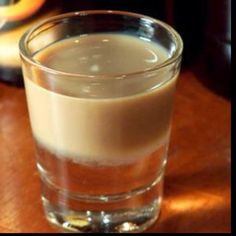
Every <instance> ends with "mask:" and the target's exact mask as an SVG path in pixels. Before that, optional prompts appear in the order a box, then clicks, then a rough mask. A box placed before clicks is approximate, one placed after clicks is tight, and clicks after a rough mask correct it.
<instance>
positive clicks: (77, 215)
mask: <svg viewBox="0 0 236 236" xmlns="http://www.w3.org/2000/svg"><path fill="white" fill-rule="evenodd" d="M42 200H43V206H44V210H45V214H46V217H47V219H48V221H49V222H50V223H51V224H53V225H54V226H57V227H59V229H60V230H61V231H64V232H81V233H82V232H87V233H92V232H93V233H96V232H97V233H99V232H100V233H101V232H104V233H111V232H113V233H115V232H116V233H124V232H134V233H138V232H142V231H144V230H145V229H147V228H148V227H150V226H151V225H152V224H153V223H154V222H155V221H156V220H157V218H158V216H159V213H160V202H161V201H160V199H156V200H155V201H153V202H151V203H150V204H149V205H145V206H143V207H142V208H136V209H131V208H130V209H124V210H119V211H73V210H68V209H66V208H62V207H58V206H53V205H52V204H50V202H49V201H48V200H47V199H46V198H44V197H42Z"/></svg>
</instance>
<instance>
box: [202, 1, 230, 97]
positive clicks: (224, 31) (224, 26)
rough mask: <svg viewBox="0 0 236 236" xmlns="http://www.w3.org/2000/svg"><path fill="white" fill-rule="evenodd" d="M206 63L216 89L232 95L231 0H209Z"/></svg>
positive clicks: (226, 94) (228, 95)
mask: <svg viewBox="0 0 236 236" xmlns="http://www.w3.org/2000/svg"><path fill="white" fill-rule="evenodd" d="M207 7H208V14H207V28H206V29H207V30H206V43H205V55H206V57H205V63H206V66H207V71H208V73H209V77H210V80H211V82H212V83H214V88H215V90H216V91H217V92H218V93H220V94H222V95H224V96H227V97H230V79H231V76H230V71H231V0H208V5H207Z"/></svg>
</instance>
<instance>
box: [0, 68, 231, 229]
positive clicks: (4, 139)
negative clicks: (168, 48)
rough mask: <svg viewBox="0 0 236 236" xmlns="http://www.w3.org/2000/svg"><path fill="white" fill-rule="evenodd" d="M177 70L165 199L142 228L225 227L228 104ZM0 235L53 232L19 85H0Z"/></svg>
mask: <svg viewBox="0 0 236 236" xmlns="http://www.w3.org/2000/svg"><path fill="white" fill-rule="evenodd" d="M199 76H200V75H197V74H196V73H194V72H193V71H192V70H184V71H182V72H181V74H180V78H179V82H178V86H177V91H176V99H175V109H174V115H173V125H172V135H171V143H170V149H169V159H168V165H167V171H166V175H165V185H164V201H163V205H162V211H161V215H160V218H159V220H158V221H157V222H156V223H155V224H154V225H153V226H152V227H151V228H149V229H148V230H147V232H168V233H176V232H181V233H183V232H230V231H231V221H230V218H231V183H230V175H231V173H230V172H231V162H230V160H231V146H230V144H231V140H230V137H231V135H230V134H231V127H230V124H231V120H230V117H231V104H230V101H229V100H227V99H225V98H223V97H221V96H219V95H217V94H215V93H214V92H213V91H211V90H210V89H209V88H207V87H205V86H204V84H202V82H201V79H200V78H199ZM0 232H2V233H3V232H6V233H12V232H18V233H20V232H27V233H28V232H31V233H32V232H57V229H55V228H53V227H52V226H51V225H49V223H48V222H47V221H46V219H45V217H44V214H43V209H42V205H41V200H40V181H39V176H38V173H37V170H36V165H35V157H34V146H33V140H32V135H31V130H30V125H29V119H28V112H27V106H26V100H25V91H24V89H23V88H15V87H12V86H9V85H6V84H3V83H0Z"/></svg>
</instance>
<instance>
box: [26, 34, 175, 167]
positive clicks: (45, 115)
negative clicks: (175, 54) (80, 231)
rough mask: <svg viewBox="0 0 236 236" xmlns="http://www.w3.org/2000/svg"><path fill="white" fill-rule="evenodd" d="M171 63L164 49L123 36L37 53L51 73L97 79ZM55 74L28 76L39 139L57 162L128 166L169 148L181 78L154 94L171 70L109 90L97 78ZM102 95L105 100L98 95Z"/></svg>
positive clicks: (79, 39)
mask: <svg viewBox="0 0 236 236" xmlns="http://www.w3.org/2000/svg"><path fill="white" fill-rule="evenodd" d="M167 58H168V54H167V52H166V51H165V50H164V49H163V48H162V47H160V46H159V45H157V44H154V43H150V42H146V41H143V40H141V39H139V38H135V37H132V36H126V35H117V34H114V35H112V34H94V35H89V36H83V37H77V38H71V39H67V40H64V41H61V42H58V43H55V44H54V45H52V46H49V47H48V48H46V49H44V50H43V51H41V52H39V53H38V54H37V55H35V60H38V61H39V62H40V63H41V64H44V65H46V66H48V67H50V68H53V69H57V70H62V71H65V72H72V73H81V74H90V75H91V74H93V75H103V74H106V75H113V74H123V73H132V72H135V71H140V70H147V69H149V68H151V67H154V66H156V65H157V64H159V63H161V62H163V61H164V60H166V59H167ZM51 77H52V75H49V74H48V75H46V77H45V74H42V73H34V74H33V75H32V78H30V77H29V76H28V75H27V76H25V85H26V92H27V100H28V107H29V113H30V119H31V126H32V130H33V134H34V137H35V139H36V140H37V142H38V143H39V144H40V146H42V147H44V148H45V149H46V150H48V151H49V152H50V153H52V154H54V155H55V156H56V157H58V158H66V159H70V160H72V161H73V162H76V163H82V164H86V165H94V164H96V165H121V164H127V163H131V162H135V161H137V160H139V159H140V158H144V157H147V156H149V155H151V154H152V153H154V152H155V151H156V150H157V149H158V148H159V147H161V146H162V145H164V144H165V143H167V141H168V136H169V131H170V118H171V111H172V101H173V94H174V90H175V81H176V79H175V78H173V79H172V80H169V81H168V82H166V83H165V84H163V85H162V86H159V87H157V88H155V89H153V87H156V85H158V84H159V83H160V81H165V80H168V79H170V78H168V74H165V71H162V72H160V74H155V75H152V77H150V78H148V77H147V78H142V77H140V76H139V77H137V78H135V79H133V80H132V79H126V80H125V81H121V82H120V81H118V82H119V83H120V84H116V83H118V82H114V83H113V82H112V83H111V84H110V85H109V86H107V85H106V84H105V83H104V85H103V84H102V85H101V84H99V83H98V82H99V81H97V83H96V84H95V85H96V86H93V87H92V86H90V87H89V86H88V84H89V83H88V82H87V83H86V81H85V82H83V83H80V82H79V81H73V82H71V80H70V79H68V78H66V77H65V78H62V79H61V78H60V79H58V78H53V79H54V80H50V79H51ZM45 81H47V83H48V85H47V86H45V85H44V83H45ZM97 84H98V85H97ZM114 84H115V85H114ZM93 85H94V84H93ZM48 87H50V88H48ZM50 89H52V90H53V91H50ZM85 92H88V95H87V96H88V98H84V97H83V96H81V94H83V93H85ZM116 93H117V96H116V97H112V96H113V94H116ZM122 93H124V94H125V96H122ZM71 94H72V95H71ZM97 94H99V96H100V97H99V98H94V96H96V95H97ZM103 94H104V97H103ZM107 94H109V96H110V97H109V96H108V95H107ZM120 94H121V95H120Z"/></svg>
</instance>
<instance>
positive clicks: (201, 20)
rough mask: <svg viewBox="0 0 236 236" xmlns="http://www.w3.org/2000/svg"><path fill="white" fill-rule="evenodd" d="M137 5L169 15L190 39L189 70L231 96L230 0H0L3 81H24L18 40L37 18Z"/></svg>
mask: <svg viewBox="0 0 236 236" xmlns="http://www.w3.org/2000/svg"><path fill="white" fill-rule="evenodd" d="M92 9H110V10H123V11H132V12H137V13H141V14H145V15H148V16H151V17H154V18H157V19H160V20H163V21H165V22H167V23H168V24H170V25H171V26H173V27H174V28H175V29H176V30H177V31H178V32H179V33H180V35H181V36H182V38H183V41H184V53H183V70H185V69H186V68H187V69H191V70H192V71H194V73H197V74H198V77H199V80H201V82H202V83H203V84H204V85H205V86H207V87H208V88H209V89H212V90H213V91H214V92H216V93H218V94H220V95H221V96H224V97H226V98H227V99H230V77H231V76H230V73H231V1H230V0H191V1H189V0H156V1H151V0H75V1H72V0H71V1H69V0H34V1H32V0H0V82H2V83H8V84H9V85H12V86H18V87H22V86H23V81H22V75H21V69H20V61H19V55H18V40H19V38H20V36H21V35H22V34H23V32H25V30H27V29H28V28H29V27H31V26H32V25H33V24H35V23H36V22H38V21H40V20H42V19H45V18H47V17H50V16H52V15H56V14H59V13H65V12H70V11H81V10H92Z"/></svg>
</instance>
